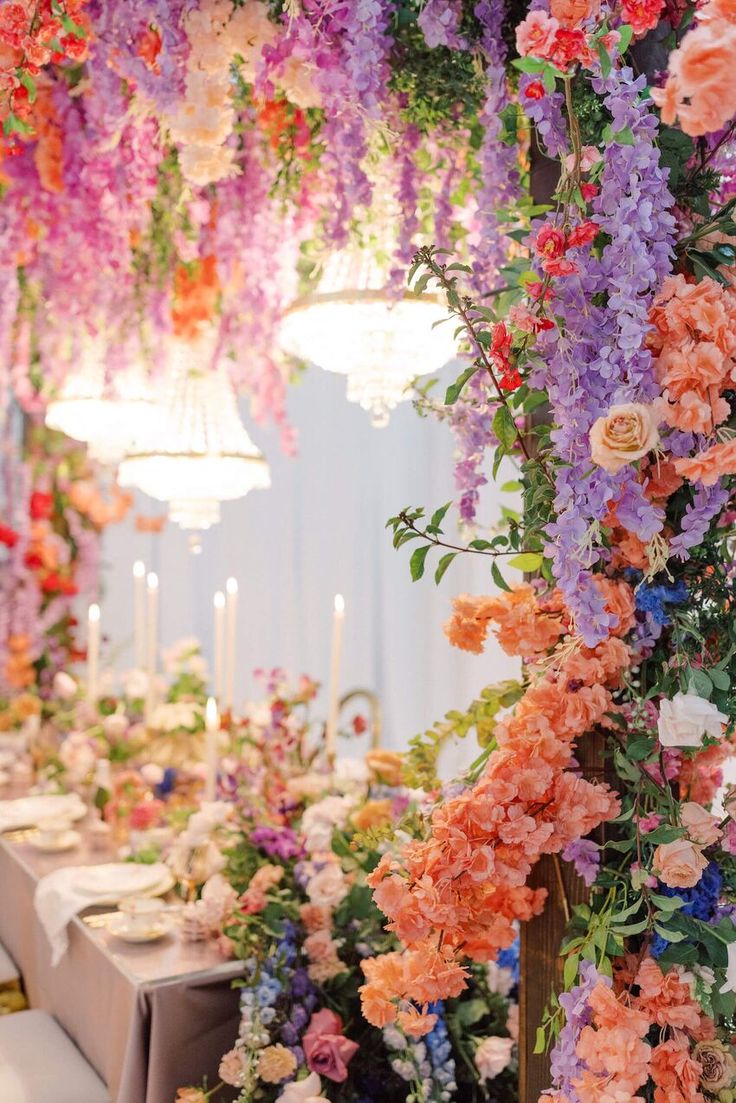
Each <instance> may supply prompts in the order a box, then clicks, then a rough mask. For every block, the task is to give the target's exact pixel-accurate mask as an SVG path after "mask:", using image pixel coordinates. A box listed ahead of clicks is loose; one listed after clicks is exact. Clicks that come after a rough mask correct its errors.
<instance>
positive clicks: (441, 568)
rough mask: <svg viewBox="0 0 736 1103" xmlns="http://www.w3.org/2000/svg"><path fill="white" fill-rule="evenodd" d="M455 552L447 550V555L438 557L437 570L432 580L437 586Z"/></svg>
mask: <svg viewBox="0 0 736 1103" xmlns="http://www.w3.org/2000/svg"><path fill="white" fill-rule="evenodd" d="M457 554H458V553H457V552H448V553H447V555H443V556H442V558H441V559H440V561H439V563H438V564H437V570H436V571H435V572H434V581H435V584H436V585H437V586H439V584H440V582H441V581H442V577H443V575H444V573H445V571H446V570H447V568H448V567H449V566H450V564H451V563H452V561H453V559H454V558H455V556H456V555H457Z"/></svg>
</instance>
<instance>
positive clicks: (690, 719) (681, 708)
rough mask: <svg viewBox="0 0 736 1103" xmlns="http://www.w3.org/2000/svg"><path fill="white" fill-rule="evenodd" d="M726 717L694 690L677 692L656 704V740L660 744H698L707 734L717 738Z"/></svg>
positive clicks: (666, 745)
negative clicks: (692, 691)
mask: <svg viewBox="0 0 736 1103" xmlns="http://www.w3.org/2000/svg"><path fill="white" fill-rule="evenodd" d="M727 723H728V717H727V716H724V714H723V713H722V712H719V711H718V709H717V708H716V706H715V705H712V704H711V703H710V701H706V700H705V698H704V697H698V695H697V694H696V693H676V694H675V696H674V697H673V698H672V700H671V701H668V700H666V699H665V700H663V701H661V702H660V706H659V720H658V721H657V728H658V730H659V742H660V743H661V744H662V746H663V747H699V746H700V745H701V743H702V742H703V738H704V737H705V736H706V735H711V736H713V737H714V738H715V739H719V738H720V737H721V735H722V734H723V732H722V725H723V724H727Z"/></svg>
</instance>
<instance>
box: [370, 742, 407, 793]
mask: <svg viewBox="0 0 736 1103" xmlns="http://www.w3.org/2000/svg"><path fill="white" fill-rule="evenodd" d="M365 764H366V766H367V767H368V769H369V770H370V772H371V774H372V775H373V777H375V778H378V780H379V781H383V782H385V784H386V785H398V784H399V783H400V782H401V768H402V766H403V764H404V759H403V756H402V755H400V754H398V753H397V752H396V751H384V750H375V751H368V753H367V755H366V756H365Z"/></svg>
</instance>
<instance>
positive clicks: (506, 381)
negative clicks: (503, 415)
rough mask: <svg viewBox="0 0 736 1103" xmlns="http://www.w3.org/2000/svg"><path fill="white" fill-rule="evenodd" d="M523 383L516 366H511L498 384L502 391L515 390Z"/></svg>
mask: <svg viewBox="0 0 736 1103" xmlns="http://www.w3.org/2000/svg"><path fill="white" fill-rule="evenodd" d="M521 384H522V378H521V376H520V375H519V373H518V371H517V370H516V368H509V370H508V371H505V372H504V373H503V375H502V376H501V378H500V379H499V381H498V385H499V387H500V388H501V390H502V391H515V390H517V389H518V388H519V387H520V386H521Z"/></svg>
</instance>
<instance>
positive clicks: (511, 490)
mask: <svg viewBox="0 0 736 1103" xmlns="http://www.w3.org/2000/svg"><path fill="white" fill-rule="evenodd" d="M500 489H501V491H502V492H503V493H504V494H516V493H518V492H519V491H521V490H523V489H524V484H523V483H520V482H519V480H518V479H510V480H509V482H507V483H503V485H502V486H501V487H500Z"/></svg>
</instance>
